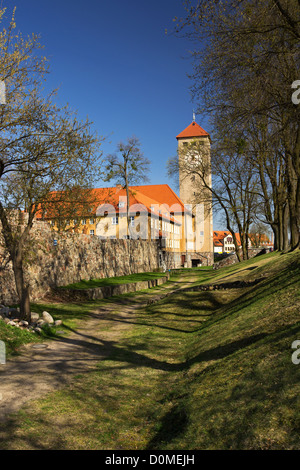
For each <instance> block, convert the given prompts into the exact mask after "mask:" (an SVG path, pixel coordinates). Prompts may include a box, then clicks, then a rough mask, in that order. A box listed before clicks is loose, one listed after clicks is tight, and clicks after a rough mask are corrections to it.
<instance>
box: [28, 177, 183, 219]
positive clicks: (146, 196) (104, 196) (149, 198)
mask: <svg viewBox="0 0 300 470" xmlns="http://www.w3.org/2000/svg"><path fill="white" fill-rule="evenodd" d="M54 194H57V193H53V195H54ZM91 195H92V201H93V203H92V206H93V212H95V213H96V211H97V209H98V210H100V211H101V212H103V210H104V211H108V212H109V210H110V209H112V207H111V206H113V208H114V211H115V212H116V213H118V214H126V190H125V189H123V188H122V187H121V186H115V187H111V188H95V189H91ZM120 199H121V200H124V202H125V204H124V206H123V207H119V202H120ZM129 205H130V207H132V206H134V208H133V207H132V208H133V209H134V211H139V210H140V211H141V212H142V211H143V210H145V208H146V211H147V212H148V213H149V214H151V213H152V214H153V215H156V216H157V217H161V218H163V219H165V220H168V221H172V222H174V223H175V224H178V225H181V223H182V222H181V221H180V219H176V214H182V213H183V211H184V204H183V203H182V201H181V200H180V199H179V197H178V196H177V195H176V194H175V192H174V191H173V190H172V189H171V188H170V187H169V186H168V185H167V184H155V185H145V186H130V188H129ZM171 213H172V215H171ZM173 214H174V216H173ZM45 216H46V218H50V219H51V218H54V217H55V204H53V207H52V210H48V213H47V214H45ZM40 217H42V214H41V212H39V213H38V214H37V218H40Z"/></svg>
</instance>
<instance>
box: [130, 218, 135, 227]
mask: <svg viewBox="0 0 300 470" xmlns="http://www.w3.org/2000/svg"><path fill="white" fill-rule="evenodd" d="M130 225H131V227H134V217H133V216H131V217H130Z"/></svg>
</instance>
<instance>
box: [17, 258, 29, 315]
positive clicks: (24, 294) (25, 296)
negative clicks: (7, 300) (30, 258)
mask: <svg viewBox="0 0 300 470" xmlns="http://www.w3.org/2000/svg"><path fill="white" fill-rule="evenodd" d="M12 264H13V271H14V275H15V283H16V290H17V294H18V297H19V304H20V318H21V319H22V320H26V321H28V322H30V320H31V313H30V297H29V287H28V286H26V284H25V279H24V269H23V262H22V255H21V254H16V255H15V256H12Z"/></svg>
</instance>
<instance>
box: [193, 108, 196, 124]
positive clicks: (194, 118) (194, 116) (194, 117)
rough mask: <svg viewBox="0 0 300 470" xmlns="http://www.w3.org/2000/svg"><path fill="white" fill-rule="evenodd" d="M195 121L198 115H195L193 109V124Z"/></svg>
mask: <svg viewBox="0 0 300 470" xmlns="http://www.w3.org/2000/svg"><path fill="white" fill-rule="evenodd" d="M195 121H196V115H195V111H194V109H193V122H195Z"/></svg>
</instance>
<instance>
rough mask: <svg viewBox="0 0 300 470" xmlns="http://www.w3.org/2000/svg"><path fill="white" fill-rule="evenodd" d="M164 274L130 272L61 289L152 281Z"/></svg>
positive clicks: (90, 287)
mask: <svg viewBox="0 0 300 470" xmlns="http://www.w3.org/2000/svg"><path fill="white" fill-rule="evenodd" d="M164 276H166V274H165V273H159V272H154V273H136V274H128V275H127V276H116V277H108V278H102V279H91V280H89V281H85V280H82V281H80V282H76V283H74V284H69V285H67V286H63V287H61V289H92V288H94V287H102V286H115V285H118V284H128V283H131V282H139V281H151V280H153V279H158V278H160V277H164Z"/></svg>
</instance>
